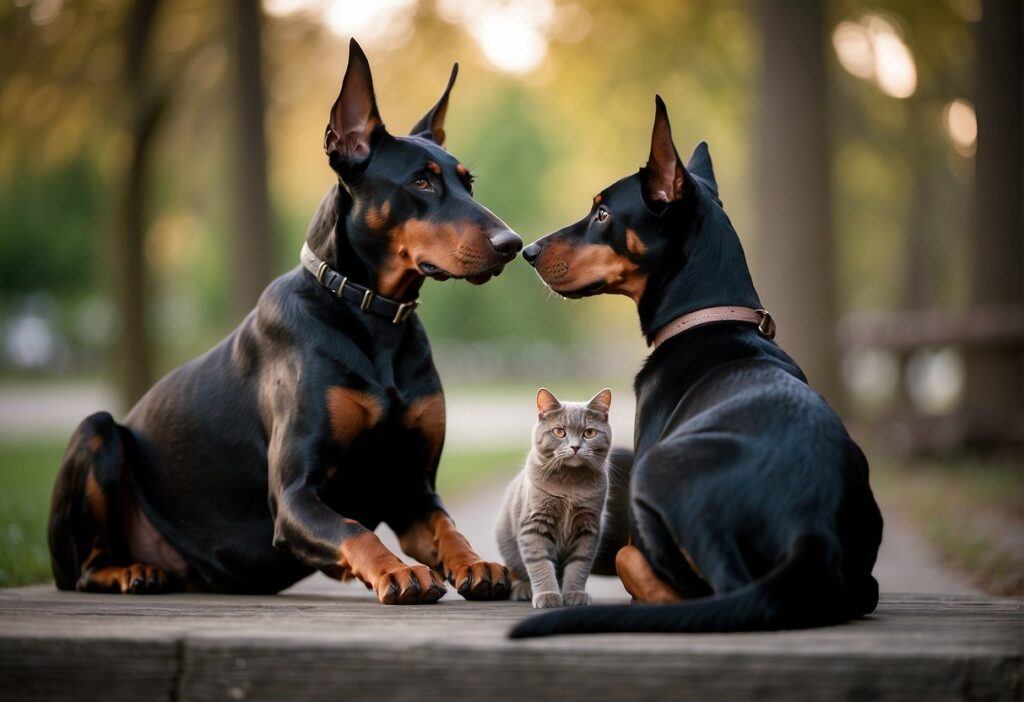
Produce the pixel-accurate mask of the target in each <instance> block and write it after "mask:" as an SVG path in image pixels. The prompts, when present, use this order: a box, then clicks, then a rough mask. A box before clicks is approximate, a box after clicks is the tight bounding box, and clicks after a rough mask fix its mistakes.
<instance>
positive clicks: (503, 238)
mask: <svg viewBox="0 0 1024 702" xmlns="http://www.w3.org/2000/svg"><path fill="white" fill-rule="evenodd" d="M489 238H490V240H491V246H493V247H494V250H495V251H497V252H498V253H499V254H500V255H501V256H502V258H507V259H508V260H510V261H511V260H512V259H513V258H515V257H516V254H517V253H519V249H521V248H523V240H522V239H520V238H519V236H518V235H517V234H516V233H515V232H514V231H512V230H511V229H499V230H498V231H496V232H492V233H491V235H490V237H489Z"/></svg>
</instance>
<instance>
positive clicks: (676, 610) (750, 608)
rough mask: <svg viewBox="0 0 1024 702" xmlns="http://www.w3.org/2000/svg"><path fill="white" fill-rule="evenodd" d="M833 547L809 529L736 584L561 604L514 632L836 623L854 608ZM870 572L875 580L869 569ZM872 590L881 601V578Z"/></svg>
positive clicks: (798, 626) (724, 628)
mask: <svg viewBox="0 0 1024 702" xmlns="http://www.w3.org/2000/svg"><path fill="white" fill-rule="evenodd" d="M826 551H828V552H831V553H826ZM834 553H835V551H834V549H833V547H832V544H831V543H829V540H828V539H824V538H820V537H817V536H804V537H801V538H799V539H797V540H796V542H795V543H794V545H793V547H792V549H791V551H790V554H789V556H788V557H787V558H786V560H785V561H783V562H782V563H781V564H779V566H777V567H776V568H775V569H773V570H772V571H771V572H769V573H768V574H766V575H765V576H764V577H763V578H761V579H760V580H758V581H756V582H753V583H751V584H749V585H746V586H744V587H742V588H740V589H738V590H734V591H733V592H730V593H727V594H724V595H714V596H711V597H703V598H699V599H695V600H691V601H689V602H684V603H680V604H668V605H598V606H594V607H578V608H571V609H570V608H567V609H560V610H556V611H553V612H547V613H545V614H541V615H538V616H535V617H530V618H529V619H526V620H524V621H522V622H520V623H519V624H517V625H516V626H515V627H514V628H513V629H512V631H511V632H510V634H509V636H510V637H511V638H513V639H522V638H529V637H534V636H551V635H553V634H597V633H613V632H623V633H625V632H636V633H639V632H729V631H767V630H774V629H801V628H807V627H814V626H826V625H829V624H839V623H842V622H845V621H848V620H849V619H850V618H851V616H855V612H854V609H856V608H854V609H851V607H849V606H848V605H847V597H845V596H844V593H843V590H844V587H843V585H842V582H841V579H840V578H839V576H838V571H836V570H834V569H833V568H832V567H831V565H832V564H833V563H834V562H835V560H834V558H832V556H833V555H834ZM868 580H870V581H871V582H874V579H873V578H871V577H870V576H868ZM874 598H875V601H877V598H878V589H877V584H876V585H875V589H874ZM861 608H863V607H861ZM873 608H874V607H873V606H872V607H871V609H873ZM868 611H870V609H869V610H868Z"/></svg>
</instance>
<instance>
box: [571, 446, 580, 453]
mask: <svg viewBox="0 0 1024 702" xmlns="http://www.w3.org/2000/svg"><path fill="white" fill-rule="evenodd" d="M569 448H571V449H572V452H573V453H579V452H580V447H579V446H570V447H569Z"/></svg>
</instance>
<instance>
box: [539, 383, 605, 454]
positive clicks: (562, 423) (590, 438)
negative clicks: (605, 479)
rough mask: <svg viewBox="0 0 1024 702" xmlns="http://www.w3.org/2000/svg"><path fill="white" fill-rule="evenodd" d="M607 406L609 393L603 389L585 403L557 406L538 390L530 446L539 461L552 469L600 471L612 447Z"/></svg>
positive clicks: (543, 392)
mask: <svg viewBox="0 0 1024 702" xmlns="http://www.w3.org/2000/svg"><path fill="white" fill-rule="evenodd" d="M611 402H612V391H611V390H608V389H607V388H606V389H604V390H602V391H601V392H599V393H597V394H596V395H594V397H593V398H591V399H590V401H588V402H559V401H558V399H557V398H555V396H554V395H552V394H551V393H550V392H549V391H548V390H546V389H544V388H541V389H540V390H539V391H538V392H537V424H536V425H535V426H534V428H533V445H534V449H535V450H536V451H537V453H538V455H539V456H540V458H541V459H542V460H543V461H544V462H545V463H547V462H553V463H554V464H555V465H556V466H567V467H574V468H578V467H581V466H590V467H594V468H603V466H604V463H605V459H606V458H607V456H608V451H609V450H610V449H611V445H612V428H611V425H610V424H609V423H608V410H609V408H610V407H611Z"/></svg>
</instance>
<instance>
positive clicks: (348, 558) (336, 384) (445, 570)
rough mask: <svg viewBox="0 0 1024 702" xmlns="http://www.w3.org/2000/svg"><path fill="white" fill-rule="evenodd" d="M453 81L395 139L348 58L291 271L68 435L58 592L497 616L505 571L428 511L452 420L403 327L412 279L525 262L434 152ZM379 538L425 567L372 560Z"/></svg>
mask: <svg viewBox="0 0 1024 702" xmlns="http://www.w3.org/2000/svg"><path fill="white" fill-rule="evenodd" d="M456 68H457V66H456ZM455 75H456V70H455V69H453V71H452V75H451V80H450V81H449V83H448V87H447V88H446V90H445V91H444V94H443V95H442V96H441V99H440V101H439V102H438V103H437V105H436V106H435V107H434V108H433V109H431V110H430V112H428V113H427V115H426V116H425V117H424V118H423V119H422V120H421V121H420V122H419V123H418V124H417V125H416V126H415V127H414V128H413V130H412V134H411V135H410V136H393V135H392V134H390V133H389V132H388V131H386V130H385V128H384V125H383V123H382V121H381V118H380V115H379V113H378V110H377V104H376V99H375V97H374V91H373V82H372V80H371V77H370V69H369V64H368V62H367V60H366V57H365V55H364V54H363V52H362V51H361V50H360V48H359V46H358V45H357V44H356V43H355V42H354V41H353V42H352V44H351V47H350V55H349V63H348V68H347V70H346V73H345V78H344V81H343V83H342V87H341V93H340V95H339V96H338V99H337V101H336V102H335V103H334V106H333V108H332V109H331V112H330V119H329V123H328V126H327V131H326V135H325V141H324V147H325V150H326V152H327V156H328V160H329V163H330V166H331V168H332V169H333V170H334V171H335V172H336V173H337V175H338V183H337V185H336V186H335V187H333V188H332V189H331V190H330V192H329V193H328V194H327V196H326V197H325V198H324V200H323V202H322V203H321V205H320V208H319V210H318V211H317V213H316V215H315V216H314V218H313V221H312V223H311V225H310V231H309V235H308V237H307V241H306V245H305V247H304V248H303V252H302V257H301V258H302V263H303V265H302V266H300V267H298V268H296V269H295V270H293V271H291V272H289V273H287V274H285V275H283V276H282V277H280V278H278V279H277V280H275V281H273V282H272V283H271V284H270V285H269V286H268V287H267V289H266V290H265V291H264V293H263V295H262V297H261V298H260V300H259V303H258V304H257V306H256V308H255V310H253V311H252V312H251V313H250V314H249V315H248V316H247V317H246V319H245V320H244V321H243V322H242V324H241V325H240V326H239V327H238V328H237V329H236V330H235V331H234V332H233V333H232V334H231V335H229V336H228V337H227V338H226V339H224V341H222V342H221V343H220V344H219V345H217V346H216V347H215V348H214V349H212V350H211V351H209V352H208V353H207V354H205V355H204V356H201V357H200V358H197V359H195V360H193V361H191V362H190V363H188V364H186V365H184V366H182V367H181V368H178V369H177V370H175V371H173V372H172V373H170V374H169V375H168V376H167V377H165V378H164V379H162V380H161V381H159V382H158V383H157V384H156V385H154V386H153V388H152V389H151V390H150V391H149V392H148V393H146V395H145V396H144V397H143V398H142V399H141V400H140V401H139V403H138V404H137V405H136V406H135V407H134V408H133V409H132V410H131V411H130V412H129V413H128V415H127V417H126V418H125V419H124V421H123V422H120V423H118V422H115V421H114V419H113V418H112V417H111V416H110V415H109V414H107V413H105V412H101V413H98V414H94V415H92V416H90V417H88V418H87V419H86V420H85V421H83V422H82V424H81V425H80V426H79V427H78V430H77V431H76V432H75V434H74V436H73V437H72V439H71V443H70V445H69V446H68V449H67V453H66V455H65V457H64V462H63V466H62V468H61V471H60V474H59V476H58V478H57V483H56V486H55V489H54V496H53V508H52V513H51V517H50V528H49V540H50V551H51V554H52V561H53V572H54V575H55V577H56V582H57V586H58V587H60V588H61V589H78V590H86V591H96V592H115V593H156V592H167V591H169V590H173V589H178V588H186V589H189V590H200V591H216V592H237V593H272V592H277V591H279V590H281V589H283V588H286V587H288V586H289V585H291V584H292V583H294V582H296V581H297V580H299V579H300V578H303V577H305V576H306V575H308V574H310V573H312V572H314V571H315V570H318V569H319V570H321V571H323V572H324V573H327V574H328V575H331V576H333V577H337V578H349V577H355V578H358V579H359V580H361V581H362V582H364V583H365V584H366V585H367V587H372V588H373V589H374V590H375V591H376V594H377V597H378V598H379V600H380V601H381V602H383V603H385V604H412V603H427V602H435V601H436V600H438V599H439V598H440V597H441V596H442V595H443V594H444V592H445V589H446V586H445V584H444V580H443V579H442V576H441V575H439V574H438V573H441V574H443V576H444V577H445V578H447V580H448V581H449V582H450V583H452V585H453V586H454V587H455V588H456V590H457V591H458V592H459V593H460V594H462V595H463V596H465V597H467V598H476V599H488V598H493V599H501V598H504V597H507V596H508V592H509V575H508V572H507V570H506V569H505V568H504V567H503V566H501V565H500V564H497V563H488V562H485V561H483V560H482V559H481V558H480V557H479V556H478V555H477V554H476V553H475V552H474V551H473V549H472V548H471V547H470V545H469V543H468V542H467V541H466V539H465V538H464V537H463V536H462V535H461V534H460V533H459V532H458V531H457V530H456V528H455V525H454V523H453V521H452V519H451V518H450V517H449V515H448V514H447V513H446V511H445V509H444V507H443V506H442V504H441V501H440V499H439V498H438V496H437V493H436V492H435V490H434V478H435V474H436V470H437V466H438V461H439V457H440V455H441V447H442V444H443V442H444V433H445V403H444V395H443V393H442V390H441V383H440V380H439V378H438V375H437V371H436V370H435V368H434V362H433V359H432V357H431V351H430V345H429V343H428V341H427V337H426V334H425V333H424V330H423V326H422V325H421V324H420V321H419V319H418V318H417V316H416V314H415V311H414V310H415V307H416V298H417V294H418V291H419V289H420V286H421V285H422V283H423V282H424V280H425V278H427V277H433V278H439V279H444V278H465V279H467V280H469V281H470V282H473V283H483V282H486V281H487V280H489V279H490V278H491V277H492V276H495V275H497V274H498V273H500V272H501V270H502V268H503V266H504V265H505V264H506V263H508V262H509V261H510V260H512V259H513V258H514V257H515V255H516V254H517V252H518V251H519V249H520V248H521V245H522V244H521V242H520V239H519V237H517V236H516V235H515V234H514V233H513V232H512V231H510V230H509V228H508V227H507V226H505V224H504V223H502V222H501V220H499V219H498V218H497V217H496V216H495V215H493V214H492V213H491V212H489V211H488V210H487V209H486V208H485V207H483V206H482V205H480V204H478V203H477V202H475V201H474V200H473V197H472V176H471V175H470V173H469V171H468V170H467V169H466V168H465V167H464V166H463V165H462V164H461V163H460V162H459V161H458V160H456V159H455V158H454V157H452V155H451V154H449V153H448V152H447V151H445V150H444V149H443V148H442V144H443V142H444V137H445V133H444V126H443V125H444V117H445V112H446V110H447V108H448V95H449V92H450V90H451V87H452V83H453V82H454V80H455ZM239 258H240V260H243V261H244V252H240V253H239ZM382 522H383V523H386V524H388V525H389V526H390V527H391V528H392V529H394V531H395V532H396V533H397V534H398V535H399V538H400V543H401V545H402V549H403V550H404V551H405V552H406V553H407V554H408V555H409V556H411V557H413V558H414V559H416V560H417V561H419V562H420V563H421V564H423V565H416V566H408V565H406V564H405V563H404V562H403V561H402V560H400V559H399V558H398V557H397V556H396V555H394V554H393V553H391V552H390V551H388V550H387V549H386V548H385V547H384V546H383V544H381V542H380V541H379V540H378V538H377V536H376V535H375V534H374V533H373V530H374V529H375V528H376V527H377V525H378V524H380V523H382ZM435 571H436V572H435Z"/></svg>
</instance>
